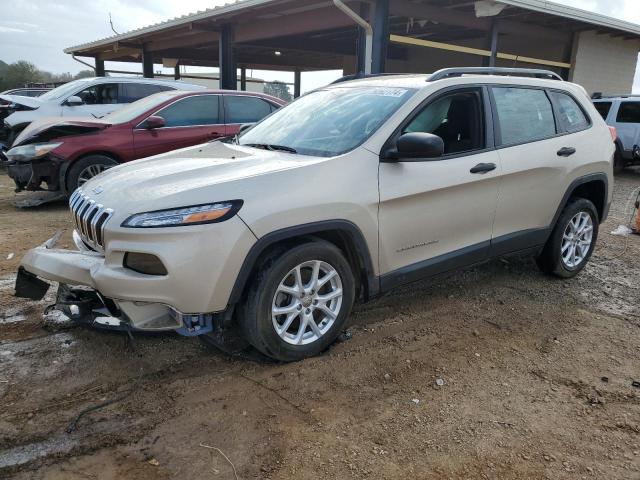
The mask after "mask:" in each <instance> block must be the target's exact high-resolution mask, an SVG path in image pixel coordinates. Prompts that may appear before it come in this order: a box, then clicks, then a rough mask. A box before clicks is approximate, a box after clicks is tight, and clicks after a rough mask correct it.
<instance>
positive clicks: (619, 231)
mask: <svg viewBox="0 0 640 480" xmlns="http://www.w3.org/2000/svg"><path fill="white" fill-rule="evenodd" d="M631 233H633V230H631V229H630V228H629V227H627V226H626V225H618V227H617V228H616V229H615V230H614V231H613V232H611V235H617V236H619V237H626V236H627V235H629V234H631Z"/></svg>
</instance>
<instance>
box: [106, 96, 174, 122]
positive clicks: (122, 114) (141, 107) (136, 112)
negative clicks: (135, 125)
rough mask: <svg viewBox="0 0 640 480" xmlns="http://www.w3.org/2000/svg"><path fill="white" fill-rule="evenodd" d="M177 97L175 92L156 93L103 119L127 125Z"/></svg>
mask: <svg viewBox="0 0 640 480" xmlns="http://www.w3.org/2000/svg"><path fill="white" fill-rule="evenodd" d="M180 93H184V92H180ZM175 96H176V92H173V91H172V92H162V93H154V94H153V95H150V96H148V97H144V98H142V99H140V100H138V101H136V102H133V103H130V104H129V105H127V106H126V107H123V108H121V109H119V110H116V111H115V112H112V113H110V114H109V115H106V116H104V117H103V118H102V119H103V120H106V121H107V122H109V123H112V124H117V123H127V122H130V121H131V120H133V119H134V118H136V117H138V116H140V115H142V114H143V113H145V112H147V111H149V110H151V109H153V108H154V107H157V106H158V105H160V104H162V103H164V102H166V101H167V100H169V99H170V98H172V97H175Z"/></svg>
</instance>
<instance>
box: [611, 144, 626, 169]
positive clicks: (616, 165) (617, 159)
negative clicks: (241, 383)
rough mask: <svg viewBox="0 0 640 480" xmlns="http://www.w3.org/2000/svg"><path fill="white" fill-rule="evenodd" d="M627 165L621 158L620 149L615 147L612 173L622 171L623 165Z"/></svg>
mask: <svg viewBox="0 0 640 480" xmlns="http://www.w3.org/2000/svg"><path fill="white" fill-rule="evenodd" d="M626 166H627V163H626V162H625V160H624V158H622V154H621V153H620V149H619V148H616V153H615V155H614V157H613V173H615V174H618V173H622V171H623V170H624V167H626Z"/></svg>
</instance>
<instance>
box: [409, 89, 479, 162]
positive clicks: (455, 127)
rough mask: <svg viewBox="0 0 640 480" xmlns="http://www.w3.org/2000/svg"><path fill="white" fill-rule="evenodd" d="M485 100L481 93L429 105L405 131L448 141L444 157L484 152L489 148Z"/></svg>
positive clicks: (449, 97) (450, 96) (460, 94)
mask: <svg viewBox="0 0 640 480" xmlns="http://www.w3.org/2000/svg"><path fill="white" fill-rule="evenodd" d="M482 111H483V109H482V100H481V97H480V92H479V91H465V92H456V93H451V94H448V95H445V96H444V97H440V98H439V99H437V100H435V101H434V102H432V103H430V104H429V105H427V106H426V107H425V108H424V109H423V110H422V111H421V112H420V113H418V114H417V115H416V116H415V117H414V118H413V120H411V122H409V124H408V125H407V126H406V127H405V128H404V129H403V130H402V133H410V132H423V133H432V134H434V135H437V136H439V137H440V138H442V140H443V141H444V153H445V154H454V153H461V152H469V151H473V150H482V149H484V147H485V134H484V122H483V115H482Z"/></svg>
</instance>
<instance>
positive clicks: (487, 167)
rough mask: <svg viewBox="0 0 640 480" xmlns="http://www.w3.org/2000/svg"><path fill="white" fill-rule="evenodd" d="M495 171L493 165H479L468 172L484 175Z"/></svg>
mask: <svg viewBox="0 0 640 480" xmlns="http://www.w3.org/2000/svg"><path fill="white" fill-rule="evenodd" d="M495 169H496V164H495V163H479V164H478V165H476V166H475V167H473V168H472V169H471V170H469V172H471V173H480V174H485V173H488V172H491V171H492V170H495Z"/></svg>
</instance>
